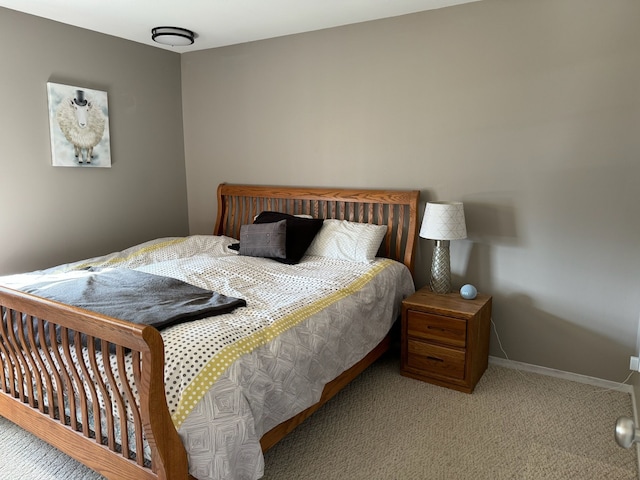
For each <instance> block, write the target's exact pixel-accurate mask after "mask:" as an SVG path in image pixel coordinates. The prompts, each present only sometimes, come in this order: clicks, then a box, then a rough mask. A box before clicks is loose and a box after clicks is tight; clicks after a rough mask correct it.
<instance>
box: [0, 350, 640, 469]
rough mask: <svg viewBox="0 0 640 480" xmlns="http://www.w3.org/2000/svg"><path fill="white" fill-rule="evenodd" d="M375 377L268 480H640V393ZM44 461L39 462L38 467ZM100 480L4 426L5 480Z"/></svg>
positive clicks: (278, 453) (498, 370)
mask: <svg viewBox="0 0 640 480" xmlns="http://www.w3.org/2000/svg"><path fill="white" fill-rule="evenodd" d="M396 358H397V357H393V356H390V357H387V358H384V359H382V360H381V361H379V362H378V363H376V364H375V365H374V366H372V367H371V368H369V369H368V370H367V371H366V372H365V373H364V374H363V375H362V376H360V377H359V378H358V379H357V380H356V381H355V382H354V383H352V384H351V385H350V386H349V387H347V389H345V390H344V391H343V392H341V393H340V394H338V396H337V397H335V398H334V399H333V400H332V401H330V402H329V403H328V404H327V405H325V407H323V408H322V409H320V410H319V411H318V412H316V414H315V415H313V416H312V417H311V418H310V419H308V420H307V421H306V422H305V423H304V424H303V425H301V426H300V427H298V429H296V431H294V432H293V433H292V434H290V435H289V436H288V437H287V438H285V439H284V440H283V441H282V442H281V443H280V444H278V445H276V446H275V447H274V448H273V449H272V450H271V451H269V452H268V453H267V454H266V470H265V477H264V478H265V479H267V480H285V479H286V480H291V479H305V480H314V479H317V480H328V479H349V480H360V479H361V480H372V479H374V480H376V479H379V480H383V479H384V480H391V479H398V480H410V479H416V480H430V479H434V480H436V479H455V480H458V479H459V480H466V479H469V480H471V479H474V480H485V479H486V480H499V479H509V480H556V479H557V480H571V479H575V480H591V479H593V480H606V479H612V480H614V479H615V480H627V479H628V480H637V479H638V471H637V459H636V455H635V449H630V450H625V449H622V448H620V447H618V446H617V444H616V443H615V441H614V438H613V432H614V424H615V420H616V418H617V417H618V416H620V415H628V416H630V415H631V398H630V395H629V394H626V393H621V392H615V391H603V390H601V389H599V388H597V387H593V386H590V385H584V384H580V383H575V382H570V381H567V380H561V379H557V378H551V377H547V376H543V375H538V374H533V373H523V372H520V371H516V370H512V369H508V368H504V367H500V366H496V365H490V366H489V369H488V370H487V372H486V373H485V375H484V377H483V378H482V379H481V381H480V383H479V384H478V386H477V387H476V390H475V392H474V393H473V394H472V395H466V394H463V393H458V392H455V391H452V390H448V389H445V388H440V387H436V386H433V385H429V384H426V383H423V382H419V381H416V380H412V379H408V378H404V377H401V376H400V375H399V373H398V368H399V365H398V361H397V359H396ZM33 457H40V458H43V457H44V458H43V460H42V461H41V462H38V463H37V464H34V463H32V462H31V458H33ZM93 478H100V477H99V476H97V475H95V474H93V473H92V472H90V471H88V470H86V469H85V468H84V467H82V466H81V465H78V464H77V463H76V462H75V461H73V460H71V459H69V458H68V457H66V456H64V455H62V454H60V453H58V452H57V451H56V450H54V449H52V448H50V447H48V446H47V445H46V444H44V443H42V442H40V441H39V440H37V439H35V438H34V437H32V436H31V435H29V434H27V433H25V432H24V431H23V430H21V429H19V428H17V427H15V426H14V425H13V424H11V423H9V422H7V421H6V420H4V419H2V418H0V479H3V480H4V479H11V480H18V479H39V480H40V479H43V480H48V479H50V480H58V479H65V480H68V479H93Z"/></svg>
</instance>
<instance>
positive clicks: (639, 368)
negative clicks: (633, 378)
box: [629, 357, 640, 372]
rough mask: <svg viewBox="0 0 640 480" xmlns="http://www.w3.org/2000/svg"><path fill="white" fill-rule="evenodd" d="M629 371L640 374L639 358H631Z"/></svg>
mask: <svg viewBox="0 0 640 480" xmlns="http://www.w3.org/2000/svg"><path fill="white" fill-rule="evenodd" d="M629 370H633V371H634V372H640V358H639V357H631V358H630V359H629Z"/></svg>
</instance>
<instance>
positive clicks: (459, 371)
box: [407, 339, 465, 379]
mask: <svg viewBox="0 0 640 480" xmlns="http://www.w3.org/2000/svg"><path fill="white" fill-rule="evenodd" d="M408 352H409V355H408V358H407V366H408V367H409V368H416V369H419V370H423V371H425V372H426V371H428V372H430V373H433V374H439V375H442V376H445V377H449V378H459V379H463V378H464V366H465V351H464V350H458V349H455V348H447V347H442V346H440V345H434V344H432V343H426V342H422V341H420V340H414V339H409V341H408Z"/></svg>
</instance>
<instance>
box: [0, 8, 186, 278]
mask: <svg viewBox="0 0 640 480" xmlns="http://www.w3.org/2000/svg"><path fill="white" fill-rule="evenodd" d="M180 76H181V73H180V56H179V55H178V54H176V53H173V52H167V51H165V50H160V49H157V48H153V47H149V46H144V45H141V44H137V43H132V42H129V41H125V40H121V39H117V38H115V37H110V36H107V35H101V34H97V33H94V32H90V31H87V30H83V29H79V28H75V27H70V26H67V25H63V24H60V23H56V22H52V21H48V20H44V19H41V18H37V17H33V16H30V15H24V14H21V13H17V12H15V11H12V10H7V9H3V8H0V275H2V274H7V273H11V272H17V271H26V270H34V269H40V268H45V267H48V266H51V265H55V264H59V263H63V262H67V261H72V260H78V259H81V258H86V257H89V256H94V255H98V254H103V253H108V252H111V251H113V250H117V249H120V248H123V247H126V246H130V245H132V244H134V243H137V242H140V241H144V240H148V239H150V238H154V237H157V236H167V235H184V234H186V233H187V232H188V222H187V194H186V182H185V166H184V143H183V136H182V108H181V102H182V100H181V84H180ZM49 81H51V82H57V83H63V84H68V85H78V86H84V87H87V88H93V89H98V90H104V91H106V92H107V94H108V100H109V115H110V119H109V125H110V133H111V155H112V165H113V166H112V168H110V169H103V168H100V169H98V168H95V169H89V168H61V167H56V168H54V167H52V166H51V150H50V146H49V123H48V109H47V90H46V85H47V82H49Z"/></svg>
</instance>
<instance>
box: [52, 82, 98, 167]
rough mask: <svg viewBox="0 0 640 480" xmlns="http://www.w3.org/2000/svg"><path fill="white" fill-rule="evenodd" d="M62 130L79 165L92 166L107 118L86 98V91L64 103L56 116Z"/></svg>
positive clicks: (79, 91)
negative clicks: (94, 150) (94, 153)
mask: <svg viewBox="0 0 640 480" xmlns="http://www.w3.org/2000/svg"><path fill="white" fill-rule="evenodd" d="M56 118H57V121H58V125H59V126H60V130H62V133H63V134H64V136H65V138H66V139H67V140H68V141H69V142H71V144H72V145H73V149H74V154H75V157H76V159H77V161H78V163H83V162H85V161H86V163H88V164H90V163H91V160H92V159H93V148H94V147H95V146H96V145H98V143H100V140H102V136H103V135H104V127H105V117H104V114H103V113H102V110H101V109H100V108H99V107H98V106H97V105H94V103H93V102H92V101H91V100H88V99H87V98H85V92H84V90H76V94H75V96H74V97H69V98H67V99H65V100H63V101H62V103H61V104H60V106H59V107H58V111H57V115H56Z"/></svg>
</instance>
